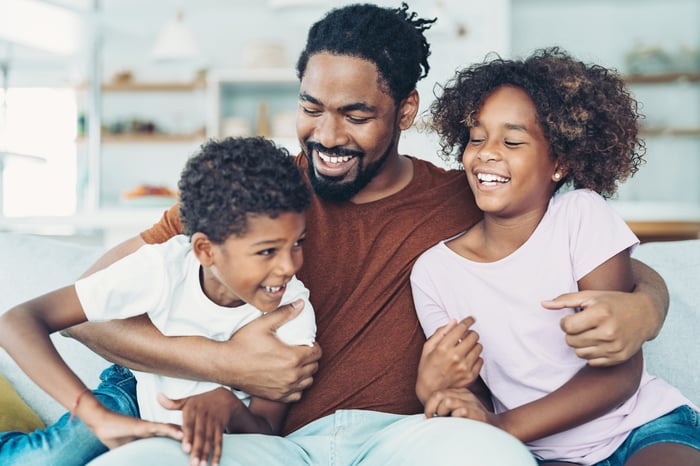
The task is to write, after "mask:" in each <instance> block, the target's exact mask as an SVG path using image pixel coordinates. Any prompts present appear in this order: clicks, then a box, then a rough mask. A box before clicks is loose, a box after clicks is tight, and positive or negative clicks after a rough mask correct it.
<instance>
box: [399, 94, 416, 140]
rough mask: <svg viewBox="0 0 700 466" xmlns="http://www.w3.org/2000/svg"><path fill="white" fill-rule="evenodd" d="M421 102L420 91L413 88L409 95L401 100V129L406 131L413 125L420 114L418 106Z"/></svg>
mask: <svg viewBox="0 0 700 466" xmlns="http://www.w3.org/2000/svg"><path fill="white" fill-rule="evenodd" d="M419 104H420V97H418V91H417V90H415V89H413V90H412V91H411V93H410V94H408V97H406V98H405V99H403V100H402V101H401V104H400V106H399V116H398V118H399V128H400V129H401V131H405V130H407V129H409V128H410V127H411V125H413V120H415V119H416V115H417V114H418V106H419Z"/></svg>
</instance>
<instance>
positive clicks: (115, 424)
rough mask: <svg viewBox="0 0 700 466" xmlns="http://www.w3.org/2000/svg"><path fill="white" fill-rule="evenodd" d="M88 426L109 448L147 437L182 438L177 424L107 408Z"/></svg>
mask: <svg viewBox="0 0 700 466" xmlns="http://www.w3.org/2000/svg"><path fill="white" fill-rule="evenodd" d="M88 426H89V427H90V428H91V429H92V431H93V432H94V433H95V435H96V436H97V438H99V439H100V441H101V442H102V443H104V444H105V445H106V446H107V447H108V448H109V449H112V448H116V447H118V446H121V445H124V444H125V443H129V442H132V441H134V440H138V439H142V438H149V437H171V438H174V439H175V440H182V430H180V427H179V426H176V425H173V424H163V423H160V422H149V421H144V420H141V419H139V418H135V417H131V416H124V415H122V414H117V413H114V412H112V411H109V410H108V409H104V414H103V415H102V416H100V420H99V421H97V422H93V423H89V424H88Z"/></svg>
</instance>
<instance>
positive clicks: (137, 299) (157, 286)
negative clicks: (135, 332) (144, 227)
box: [75, 245, 168, 321]
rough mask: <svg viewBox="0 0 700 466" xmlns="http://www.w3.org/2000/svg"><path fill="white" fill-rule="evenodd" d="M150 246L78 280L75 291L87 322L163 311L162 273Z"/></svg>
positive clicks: (163, 274) (164, 306)
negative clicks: (158, 310) (157, 310)
mask: <svg viewBox="0 0 700 466" xmlns="http://www.w3.org/2000/svg"><path fill="white" fill-rule="evenodd" d="M151 248H152V247H151V246H148V245H146V246H143V247H141V248H140V249H139V250H138V251H136V252H134V253H132V254H130V255H128V256H126V257H124V258H122V259H120V260H118V261H117V262H115V263H113V264H112V265H110V266H109V267H107V268H105V269H102V270H99V271H97V272H95V273H94V274H92V275H89V276H87V277H85V278H82V279H80V280H78V281H77V282H76V283H75V289H76V292H77V294H78V299H79V300H80V304H81V305H82V307H83V310H84V312H85V316H86V317H87V319H88V320H91V321H104V320H112V319H127V318H129V317H133V316H137V315H141V314H145V313H149V312H153V311H154V310H156V309H163V308H166V307H167V305H166V304H165V301H166V300H167V299H168V294H167V293H166V292H165V289H166V283H167V281H166V274H165V272H166V270H165V267H164V265H163V261H162V260H160V261H159V255H158V254H154V252H153V251H152V250H151Z"/></svg>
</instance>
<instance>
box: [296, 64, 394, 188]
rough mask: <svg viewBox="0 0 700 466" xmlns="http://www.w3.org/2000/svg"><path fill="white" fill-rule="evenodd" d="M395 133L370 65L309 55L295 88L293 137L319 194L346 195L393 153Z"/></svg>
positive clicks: (389, 105) (388, 102) (390, 106)
mask: <svg viewBox="0 0 700 466" xmlns="http://www.w3.org/2000/svg"><path fill="white" fill-rule="evenodd" d="M398 134H399V126H398V121H397V109H396V105H395V103H394V100H393V99H392V98H391V96H390V95H389V94H387V93H386V92H385V91H384V90H383V89H382V88H381V87H380V84H379V74H378V72H377V68H376V66H375V65H374V64H373V63H371V62H369V61H367V60H363V59H361V58H357V57H351V56H347V55H333V54H330V53H325V52H323V53H316V54H314V55H313V56H311V58H310V59H309V62H308V65H307V66H306V70H305V72H304V76H303V77H302V80H301V85H300V90H299V107H298V110H297V135H298V137H299V142H300V144H301V147H302V150H303V152H304V154H305V155H306V157H307V159H308V161H309V176H310V178H311V181H312V185H313V187H314V190H315V191H316V193H317V194H318V195H319V196H320V197H322V198H324V199H327V200H331V201H343V200H349V199H352V197H353V196H354V195H355V194H356V193H358V192H359V191H360V190H362V189H363V188H364V187H365V186H366V185H367V184H368V183H369V182H370V181H372V180H373V179H374V178H375V177H376V176H377V175H380V174H381V173H382V169H383V168H384V167H385V166H386V163H385V162H386V161H387V159H388V158H389V157H391V156H392V155H393V156H394V157H396V156H397V154H398V152H397V148H396V141H397V137H398Z"/></svg>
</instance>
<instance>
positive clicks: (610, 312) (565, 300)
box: [542, 290, 648, 366]
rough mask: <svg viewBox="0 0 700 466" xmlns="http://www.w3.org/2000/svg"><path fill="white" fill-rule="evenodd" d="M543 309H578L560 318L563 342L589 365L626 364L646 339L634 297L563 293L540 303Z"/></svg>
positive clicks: (610, 293) (642, 321)
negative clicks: (564, 334)
mask: <svg viewBox="0 0 700 466" xmlns="http://www.w3.org/2000/svg"><path fill="white" fill-rule="evenodd" d="M542 306H544V307H545V308H546V309H553V310H557V309H564V308H568V307H570V308H574V309H577V308H578V309H581V311H580V312H577V313H574V314H569V315H567V316H565V317H563V318H562V319H561V328H562V330H563V331H564V332H565V333H566V343H567V344H568V345H569V346H571V347H572V348H574V349H575V350H576V354H577V355H578V357H580V358H582V359H586V360H588V364H590V365H591V366H613V365H615V364H620V363H621V362H624V361H627V360H628V359H629V358H630V357H632V356H633V355H634V354H636V353H637V352H638V351H639V350H640V348H641V347H642V344H643V343H644V342H645V341H646V340H647V336H646V331H647V327H648V325H645V322H644V319H640V318H639V316H640V314H639V309H638V307H637V306H636V301H634V298H633V295H632V294H630V293H624V292H620V291H598V290H595V291H593V290H588V291H579V292H575V293H566V294H563V295H560V296H558V297H557V298H555V299H553V300H551V301H544V302H543V303H542Z"/></svg>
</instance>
